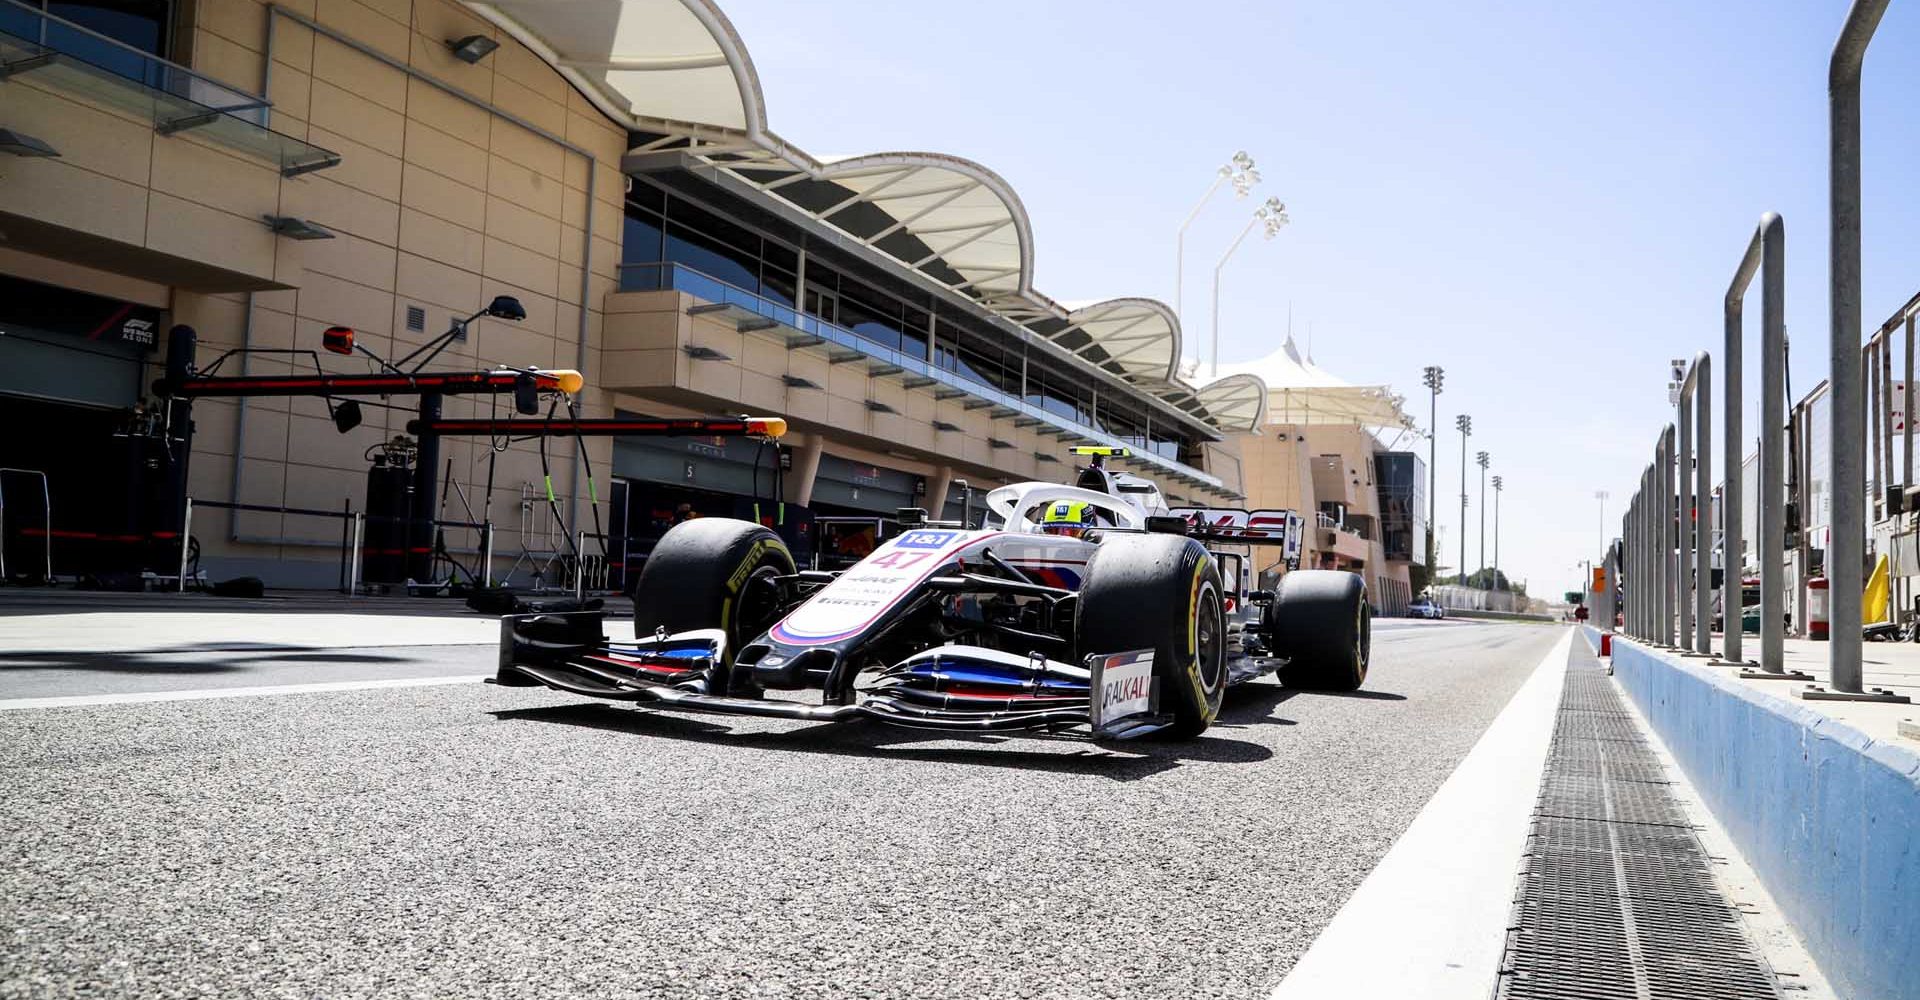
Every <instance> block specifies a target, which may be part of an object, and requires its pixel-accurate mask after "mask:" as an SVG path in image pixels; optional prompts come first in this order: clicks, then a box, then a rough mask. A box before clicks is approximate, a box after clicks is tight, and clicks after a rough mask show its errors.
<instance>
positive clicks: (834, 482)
mask: <svg viewBox="0 0 1920 1000" xmlns="http://www.w3.org/2000/svg"><path fill="white" fill-rule="evenodd" d="M920 479H921V477H919V476H916V475H914V474H913V473H910V472H901V471H900V470H898V469H889V468H885V467H884V466H878V465H870V464H868V463H866V462H855V461H852V460H849V459H845V458H841V457H840V456H838V455H822V456H820V472H819V475H818V476H816V477H815V479H814V482H813V502H814V504H815V505H816V506H818V505H819V504H832V505H834V506H837V507H851V508H854V509H856V510H866V511H872V512H874V513H876V514H891V513H893V512H894V511H896V510H899V509H900V508H902V507H918V506H920V504H921V499H922V498H921V497H920V496H919V493H918V490H923V489H925V487H924V486H923V485H921V482H920ZM916 488H918V489H916Z"/></svg>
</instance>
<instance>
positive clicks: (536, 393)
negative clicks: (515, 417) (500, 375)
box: [513, 375, 540, 417]
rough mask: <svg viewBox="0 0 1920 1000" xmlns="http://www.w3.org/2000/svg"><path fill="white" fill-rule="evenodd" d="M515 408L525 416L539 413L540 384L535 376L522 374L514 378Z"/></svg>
mask: <svg viewBox="0 0 1920 1000" xmlns="http://www.w3.org/2000/svg"><path fill="white" fill-rule="evenodd" d="M513 408H514V409H515V410H516V411H518V412H519V413H521V414H523V415H525V416H529V417H532V416H538V415H539V413H540V386H539V385H538V384H537V383H536V382H534V380H533V376H531V375H521V376H518V377H516V378H515V379H514V380H513Z"/></svg>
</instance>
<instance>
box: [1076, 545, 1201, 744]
mask: <svg viewBox="0 0 1920 1000" xmlns="http://www.w3.org/2000/svg"><path fill="white" fill-rule="evenodd" d="M1078 605H1079V606H1078V608H1077V610H1076V611H1075V615H1074V648H1075V649H1076V650H1078V651H1079V653H1080V655H1081V656H1083V657H1085V656H1090V655H1095V654H1102V653H1120V652H1126V651H1128V650H1136V649H1151V650H1153V670H1154V676H1155V677H1156V678H1158V679H1159V681H1160V710H1161V711H1162V712H1164V713H1167V714H1169V715H1171V716H1173V720H1174V721H1173V726H1172V728H1171V732H1172V734H1173V735H1175V736H1181V737H1191V736H1197V735H1199V734H1200V733H1202V732H1205V731H1206V729H1207V727H1208V726H1210V725H1212V724H1213V720H1214V719H1215V718H1216V717H1218V716H1219V714H1220V702H1221V700H1222V698H1223V696H1224V695H1225V693H1226V688H1227V664H1226V621H1225V614H1224V610H1223V609H1224V607H1225V604H1224V590H1223V588H1222V586H1221V583H1220V569H1219V565H1218V563H1216V562H1215V561H1214V558H1213V555H1212V554H1211V553H1209V552H1208V551H1207V549H1206V547H1205V546H1203V545H1201V544H1200V543H1199V542H1197V541H1195V540H1193V539H1191V538H1186V537H1183V536H1180V535H1163V534H1122V533H1119V532H1109V533H1107V534H1106V535H1105V537H1104V538H1103V539H1102V540H1101V542H1100V544H1099V546H1098V547H1097V548H1096V549H1094V553H1093V557H1092V558H1091V559H1089V560H1088V562H1087V570H1086V579H1085V582H1084V583H1083V584H1082V585H1081V588H1080V599H1079V602H1078ZM1204 619H1210V621H1203V620H1204ZM1209 627H1210V628H1211V636H1212V637H1213V638H1212V640H1211V641H1210V642H1203V639H1202V636H1203V634H1204V633H1205V629H1206V628H1209ZM1203 646H1204V647H1206V648H1208V649H1209V650H1210V654H1209V655H1206V656H1203V655H1202V648H1203Z"/></svg>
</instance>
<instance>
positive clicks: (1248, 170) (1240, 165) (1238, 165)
mask: <svg viewBox="0 0 1920 1000" xmlns="http://www.w3.org/2000/svg"><path fill="white" fill-rule="evenodd" d="M1226 183H1232V184H1233V196H1234V197H1235V198H1245V197H1246V196H1247V192H1249V191H1252V190H1253V186H1254V185H1255V184H1258V183H1260V171H1258V170H1256V169H1254V166H1253V157H1251V156H1248V155H1247V151H1246V150H1244V149H1243V150H1241V151H1239V152H1237V153H1235V154H1233V156H1232V157H1230V158H1229V159H1228V160H1227V162H1225V163H1223V164H1221V165H1220V169H1219V170H1216V171H1214V172H1213V183H1212V184H1209V185H1207V193H1206V194H1203V195H1201V196H1200V201H1199V202H1198V203H1197V204H1195V205H1194V206H1193V211H1191V212H1188V213H1187V217H1186V219H1184V220H1182V221H1181V223H1180V231H1179V232H1178V233H1177V234H1175V236H1174V238H1173V314H1174V315H1175V316H1178V315H1180V285H1181V283H1182V279H1183V278H1184V277H1185V273H1186V265H1187V227H1188V226H1190V225H1192V224H1193V220H1194V219H1195V218H1197V217H1198V216H1199V215H1200V210H1201V209H1203V208H1205V207H1207V202H1209V201H1211V200H1212V199H1213V193H1214V192H1215V191H1218V190H1220V185H1222V184H1226Z"/></svg>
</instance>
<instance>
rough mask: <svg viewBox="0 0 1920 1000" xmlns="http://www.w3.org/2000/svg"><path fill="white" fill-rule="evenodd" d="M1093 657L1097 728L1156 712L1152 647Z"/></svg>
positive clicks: (1095, 724)
mask: <svg viewBox="0 0 1920 1000" xmlns="http://www.w3.org/2000/svg"><path fill="white" fill-rule="evenodd" d="M1093 659H1094V661H1095V663H1094V668H1095V678H1094V684H1095V686H1096V693H1095V696H1094V701H1093V726H1094V728H1095V729H1098V728H1100V727H1101V726H1104V725H1106V724H1107V723H1110V722H1112V721H1114V720H1115V719H1124V718H1126V717H1127V716H1129V715H1144V714H1146V713H1148V712H1151V711H1153V650H1151V649H1143V650H1137V651H1135V652H1131V653H1113V654H1110V655H1107V656H1099V657H1094V658H1093Z"/></svg>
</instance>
